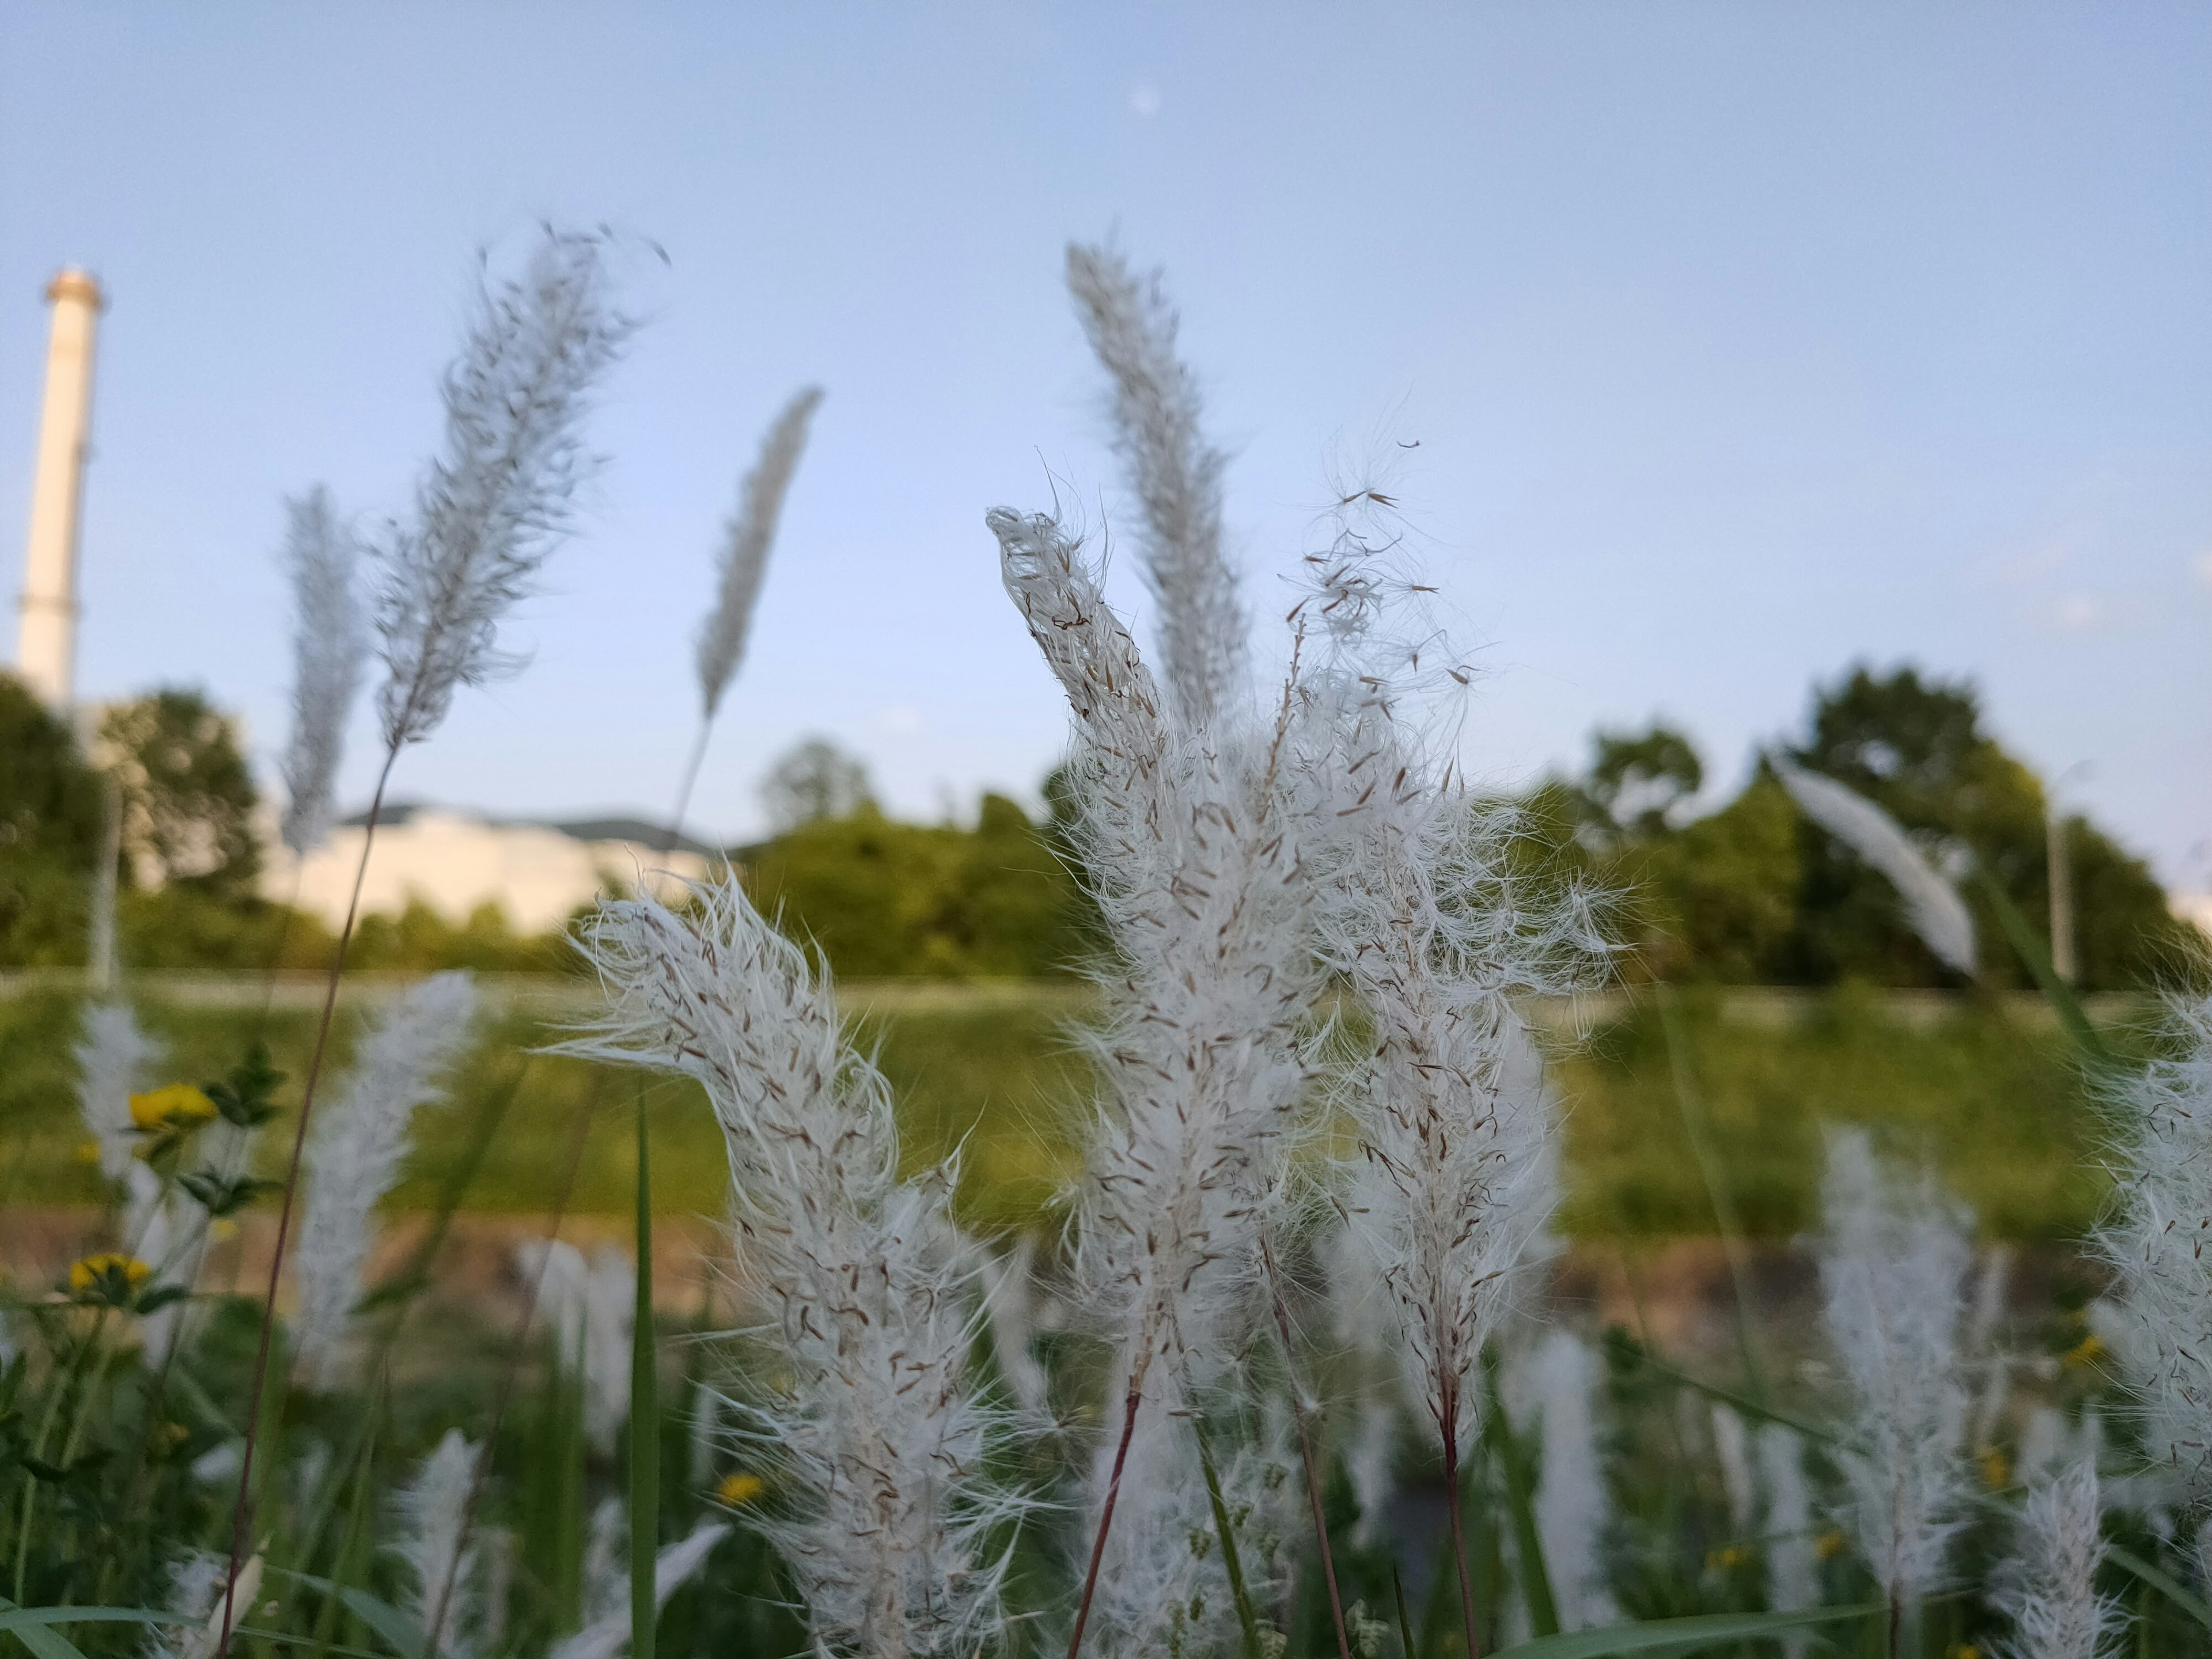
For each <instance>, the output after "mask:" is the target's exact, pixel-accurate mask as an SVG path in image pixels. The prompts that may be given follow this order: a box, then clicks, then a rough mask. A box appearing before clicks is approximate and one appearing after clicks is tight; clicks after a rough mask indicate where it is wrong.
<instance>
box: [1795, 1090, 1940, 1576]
mask: <svg viewBox="0 0 2212 1659" xmlns="http://www.w3.org/2000/svg"><path fill="white" fill-rule="evenodd" d="M1820 1207H1821V1215H1822V1218H1823V1222H1824V1231H1823V1232H1822V1235H1821V1237H1820V1241H1819V1246H1818V1253H1819V1258H1820V1290H1821V1297H1822V1310H1821V1311H1822V1315H1823V1317H1824V1318H1825V1320H1826V1325H1827V1328H1828V1335H1829V1339H1830V1340H1831V1341H1832V1344H1833V1346H1834V1348H1835V1352H1836V1358H1837V1359H1838V1361H1839V1362H1840V1364H1841V1365H1842V1369H1843V1372H1844V1377H1845V1378H1846V1380H1847V1381H1848V1382H1849V1383H1850V1392H1851V1402H1850V1403H1851V1416H1850V1440H1849V1445H1848V1449H1847V1450H1845V1451H1844V1454H1843V1455H1842V1457H1841V1459H1840V1461H1841V1462H1842V1464H1843V1468H1844V1477H1845V1479H1846V1480H1847V1482H1848V1484H1849V1486H1850V1504H1849V1509H1848V1518H1849V1520H1850V1524H1851V1528H1852V1530H1853V1531H1854V1532H1855V1533H1856V1534H1857V1537H1858V1543H1859V1548H1860V1550H1861V1551H1862V1552H1863V1553H1864V1555H1865V1557H1866V1559H1867V1565H1869V1566H1870V1567H1871V1568H1872V1569H1873V1570H1874V1575H1875V1578H1876V1579H1877V1580H1878V1581H1879V1582H1880V1583H1881V1585H1882V1587H1883V1589H1886V1590H1887V1591H1888V1592H1889V1593H1890V1594H1892V1595H1897V1596H1900V1597H1903V1598H1905V1599H1906V1600H1911V1599H1914V1598H1917V1597H1918V1596H1921V1595H1925V1594H1927V1593H1928V1592H1929V1590H1930V1589H1934V1588H1936V1586H1937V1585H1938V1584H1939V1583H1941V1582H1942V1576H1943V1562H1944V1557H1945V1554H1946V1553H1947V1552H1948V1548H1949V1546H1950V1542H1951V1540H1952V1537H1953V1535H1954V1534H1956V1533H1957V1531H1958V1529H1959V1527H1960V1506H1961V1504H1963V1503H1964V1501H1965V1498H1966V1492H1967V1491H1968V1488H1969V1480H1968V1475H1967V1471H1966V1460H1965V1456H1964V1449H1963V1445H1962V1442H1963V1440H1964V1438H1965V1431H1966V1375H1965V1367H1964V1364H1962V1360H1961V1356H1960V1350H1959V1331H1960V1323H1961V1321H1962V1320H1963V1318H1964V1316H1965V1311H1966V1310H1965V1305H1964V1303H1965V1289H1964V1285H1965V1276H1966V1267H1967V1265H1968V1263H1969V1261H1971V1259H1972V1254H1971V1251H1970V1250H1969V1249H1968V1245H1967V1227H1968V1218H1967V1217H1966V1213H1965V1212H1963V1211H1962V1210H1960V1207H1959V1206H1957V1205H1956V1204H1955V1203H1954V1201H1953V1200H1951V1199H1950V1198H1949V1197H1948V1196H1947V1195H1946V1194H1944V1193H1943V1191H1942V1189H1941V1188H1939V1187H1938V1186H1937V1184H1936V1179H1935V1177H1934V1176H1933V1175H1931V1174H1929V1173H1927V1172H1925V1171H1922V1172H1920V1173H1918V1174H1907V1173H1905V1171H1903V1170H1897V1169H1893V1168H1890V1167H1887V1166H1886V1165H1885V1164H1882V1163H1881V1160H1879V1159H1878V1158H1875V1153H1874V1149H1873V1147H1872V1146H1871V1145H1870V1144H1869V1141H1868V1139H1867V1137H1866V1135H1865V1134H1864V1133H1863V1132H1862V1131H1858V1130H1849V1131H1844V1132H1840V1133H1836V1134H1835V1135H1833V1136H1832V1137H1831V1139H1830V1140H1829V1144H1828V1170H1827V1176H1826V1180H1825V1181H1824V1182H1822V1185H1821V1191H1820Z"/></svg>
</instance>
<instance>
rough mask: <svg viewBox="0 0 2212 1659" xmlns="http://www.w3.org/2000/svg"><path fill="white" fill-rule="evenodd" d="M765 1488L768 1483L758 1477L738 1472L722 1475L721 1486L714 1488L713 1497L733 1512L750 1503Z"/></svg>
mask: <svg viewBox="0 0 2212 1659" xmlns="http://www.w3.org/2000/svg"><path fill="white" fill-rule="evenodd" d="M767 1488H768V1482H767V1481H765V1480H762V1479H761V1478H760V1476H758V1475H757V1474H744V1473H742V1472H738V1473H733V1474H726V1475H724V1476H723V1477H722V1484H721V1485H720V1486H717V1487H715V1488H714V1496H715V1497H716V1498H719V1499H720V1501H721V1502H723V1503H725V1504H728V1505H729V1506H730V1507H731V1508H732V1509H733V1510H734V1509H738V1508H741V1507H742V1506H743V1505H744V1504H750V1503H751V1502H752V1501H753V1499H754V1498H758V1497H759V1496H760V1495H761V1493H762V1492H764V1491H766V1490H767Z"/></svg>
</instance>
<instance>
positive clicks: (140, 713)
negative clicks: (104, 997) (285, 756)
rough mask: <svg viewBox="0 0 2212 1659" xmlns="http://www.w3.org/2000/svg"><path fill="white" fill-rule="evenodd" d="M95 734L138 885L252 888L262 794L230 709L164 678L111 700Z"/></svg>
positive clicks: (213, 894) (211, 891)
mask: <svg viewBox="0 0 2212 1659" xmlns="http://www.w3.org/2000/svg"><path fill="white" fill-rule="evenodd" d="M100 749H101V750H102V758H103V759H104V760H105V761H106V764H107V768H108V769H109V770H110V771H111V772H112V775H114V777H115V778H116V780H117V781H118V784H119V785H120V786H121V787H122V791H123V850H124V855H125V865H126V866H127V867H128V868H129V870H130V872H131V875H132V876H133V878H135V880H136V882H137V885H139V886H140V887H143V888H159V887H177V888H180V889H183V890H186V891H190V892H193V893H196V894H198V895H201V896H206V897H209V898H212V899H216V900H220V901H236V900H242V899H247V898H250V897H251V896H252V892H253V884H254V879H255V878H256V877H258V875H259V874H260V873H261V843H260V841H259V838H258V836H257V835H256V834H255V831H254V825H253V809H254V807H255V805H257V804H258V799H259V797H258V793H256V791H255V789H254V787H253V774H252V771H251V770H250V769H248V768H247V766H246V757H245V754H244V753H243V752H242V750H240V746H239V742H238V732H237V727H236V726H235V724H234V721H233V720H231V719H230V717H229V716H228V715H226V714H222V713H220V712H218V711H217V710H216V708H215V707H214V706H213V705H212V704H210V702H208V700H207V697H206V696H205V695H204V693H202V692H199V691H197V690H191V689H188V688H184V687H178V686H165V687H163V688H161V690H156V691H153V692H150V693H149V694H148V695H146V696H142V697H133V698H131V700H130V701H129V702H118V703H115V704H113V705H112V706H110V707H109V708H108V709H107V710H106V713H105V714H103V715H102V716H101V718H100Z"/></svg>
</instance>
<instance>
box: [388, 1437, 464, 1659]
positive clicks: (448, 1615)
mask: <svg viewBox="0 0 2212 1659" xmlns="http://www.w3.org/2000/svg"><path fill="white" fill-rule="evenodd" d="M476 1468H477V1448H476V1447H475V1446H473V1445H472V1444H471V1443H469V1442H468V1441H467V1440H466V1439H465V1438H464V1437H462V1434H461V1431H459V1429H450V1430H448V1431H447V1433H446V1437H445V1438H444V1439H442V1440H441V1441H440V1442H439V1443H438V1444H437V1447H436V1449H434V1450H433V1451H432V1452H431V1454H430V1455H428V1457H426V1458H424V1459H423V1460H422V1464H421V1466H420V1467H419V1468H416V1472H415V1475H414V1478H413V1479H412V1480H409V1481H408V1482H407V1483H406V1484H405V1485H404V1486H401V1487H400V1488H399V1490H398V1492H397V1493H396V1494H395V1498H394V1507H395V1509H396V1510H397V1513H396V1514H395V1515H394V1516H393V1523H394V1524H393V1539H392V1545H391V1549H392V1553H393V1554H395V1555H397V1556H398V1558H399V1559H400V1562H401V1564H402V1565H404V1567H405V1569H406V1595H405V1599H404V1602H403V1605H404V1607H405V1609H406V1611H407V1612H408V1613H411V1614H412V1615H414V1619H415V1622H416V1625H417V1626H419V1627H420V1628H421V1629H422V1632H423V1651H424V1652H425V1653H438V1654H450V1655H453V1656H456V1659H465V1656H466V1655H468V1654H469V1653H470V1652H471V1651H472V1650H473V1648H474V1645H475V1644H474V1643H473V1642H472V1641H471V1639H470V1638H471V1636H472V1635H473V1633H474V1632H475V1630H476V1627H477V1623H478V1622H479V1620H481V1618H482V1616H483V1608H482V1607H481V1606H480V1605H479V1600H480V1598H479V1590H480V1586H479V1584H478V1583H477V1577H478V1574H477V1568H478V1566H479V1565H480V1563H479V1560H478V1557H477V1546H476V1545H475V1544H474V1543H473V1542H471V1541H470V1539H469V1536H468V1530H469V1494H470V1491H471V1488H472V1487H473V1486H474V1485H475V1483H476ZM434 1624H435V1629H434V1628H433V1625H434Z"/></svg>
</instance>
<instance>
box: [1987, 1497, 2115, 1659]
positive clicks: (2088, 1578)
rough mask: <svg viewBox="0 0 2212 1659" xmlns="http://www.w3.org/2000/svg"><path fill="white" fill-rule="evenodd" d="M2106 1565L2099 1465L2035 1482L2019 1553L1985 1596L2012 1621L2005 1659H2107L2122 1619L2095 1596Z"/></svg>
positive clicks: (2024, 1512)
mask: <svg viewBox="0 0 2212 1659" xmlns="http://www.w3.org/2000/svg"><path fill="white" fill-rule="evenodd" d="M2104 1559H2105V1534H2104V1516H2103V1510H2102V1507H2101V1505H2100V1504H2099V1501H2098V1497H2097V1466H2096V1465H2095V1464H2094V1463H2093V1462H2087V1461H2084V1462H2076V1463H2073V1464H2069V1465H2068V1466H2067V1467H2066V1468H2063V1469H2061V1470H2059V1471H2058V1472H2057V1474H2053V1475H2051V1477H2050V1478H2049V1479H2047V1480H2039V1481H2038V1482H2037V1483H2036V1485H2035V1486H2034V1487H2033V1490H2032V1491H2030V1492H2029V1493H2028V1496H2027V1504H2026V1505H2025V1507H2024V1508H2023V1509H2022V1510H2021V1538H2020V1547H2019V1550H2018V1553H2015V1555H2014V1556H2013V1557H2012V1558H2011V1559H2009V1560H2008V1561H2006V1562H2004V1563H2003V1564H2002V1565H2000V1566H1999V1567H1998V1569H1997V1571H1996V1594H1995V1595H1992V1596H1991V1597H1990V1600H1991V1601H1993V1602H1994V1603H1995V1604H1996V1607H1997V1610H1998V1611H1999V1612H2001V1613H2003V1614H2004V1615H2005V1616H2006V1617H2007V1618H2008V1619H2009V1620H2012V1626H2013V1634H2012V1638H2011V1639H2010V1640H2009V1641H2008V1642H2006V1643H2004V1644H2002V1645H2001V1646H2000V1647H1999V1649H1998V1651H1999V1652H2000V1653H2001V1654H2002V1655H2003V1656H2004V1659H2113V1656H2114V1655H2115V1654H2116V1653H2117V1652H2118V1641H2117V1638H2118V1634H2119V1632H2120V1628H2121V1626H2122V1625H2123V1623H2124V1618H2123V1615H2122V1613H2121V1611H2120V1609H2119V1607H2118V1605H2117V1604H2116V1603H2115V1602H2113V1601H2112V1600H2111V1599H2110V1598H2109V1597H2106V1596H2101V1595H2098V1594H2097V1582H2096V1581H2097V1568H2098V1566H2099V1565H2100V1564H2101V1563H2102V1562H2103V1560H2104Z"/></svg>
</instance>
